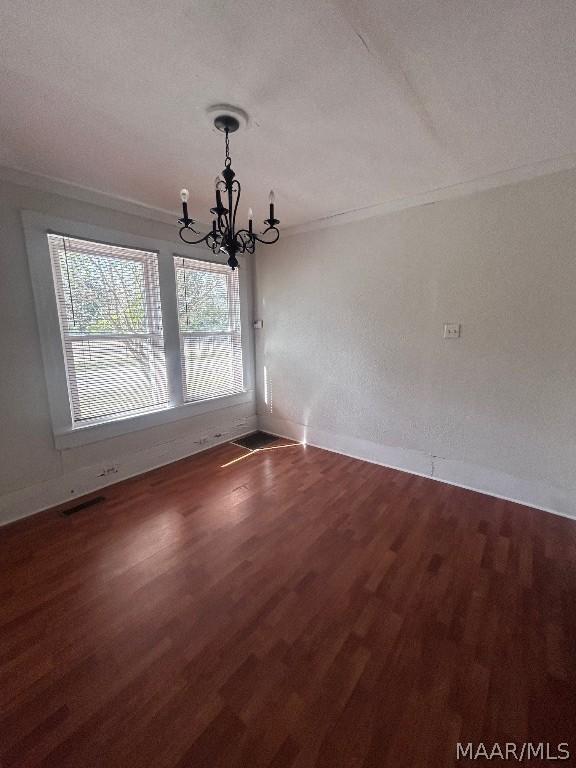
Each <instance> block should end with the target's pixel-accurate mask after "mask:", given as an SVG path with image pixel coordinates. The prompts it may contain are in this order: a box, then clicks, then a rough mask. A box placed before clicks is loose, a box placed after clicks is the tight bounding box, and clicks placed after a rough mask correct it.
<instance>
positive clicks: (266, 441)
mask: <svg viewBox="0 0 576 768" xmlns="http://www.w3.org/2000/svg"><path fill="white" fill-rule="evenodd" d="M279 439H280V438H278V437H277V436H276V435H269V434H268V432H252V434H251V435H246V436H245V437H239V438H238V440H232V443H233V445H239V446H240V447H241V448H247V449H248V450H249V451H256V450H258V448H266V446H268V445H270V443H275V442H276V440H279Z"/></svg>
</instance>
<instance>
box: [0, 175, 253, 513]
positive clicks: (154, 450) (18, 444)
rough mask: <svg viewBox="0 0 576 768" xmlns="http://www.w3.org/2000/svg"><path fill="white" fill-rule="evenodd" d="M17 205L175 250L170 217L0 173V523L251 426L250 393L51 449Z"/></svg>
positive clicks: (28, 277)
mask: <svg viewBox="0 0 576 768" xmlns="http://www.w3.org/2000/svg"><path fill="white" fill-rule="evenodd" d="M102 199H103V198H102ZM110 204H112V203H110ZM118 207H123V208H125V209H126V208H130V206H127V205H123V206H120V205H118ZM22 209H27V210H34V211H38V212H41V213H47V214H52V215H54V216H57V217H62V218H68V219H71V220H76V221H80V222H85V223H87V224H94V225H99V226H103V227H107V228H109V229H116V230H120V231H123V232H128V233H132V234H136V235H142V236H146V237H151V238H156V239H165V240H174V244H175V250H179V249H178V246H177V231H176V228H175V225H170V224H168V223H166V224H165V223H162V222H160V221H155V220H152V219H151V218H149V217H147V218H144V217H143V216H142V215H140V216H136V215H132V214H129V213H126V212H122V211H120V210H113V209H111V208H107V207H103V206H102V205H94V204H91V203H89V202H81V201H79V200H73V199H71V198H68V197H64V196H62V195H58V194H53V193H50V192H46V191H39V190H36V189H32V188H30V187H26V186H21V185H17V184H15V183H11V182H8V181H0V523H3V522H8V521H9V520H12V519H15V518H17V517H21V516H23V515H26V514H30V513H32V512H35V511H38V510H39V509H43V508H45V507H48V506H52V505H54V504H59V503H61V502H63V501H65V500H67V499H69V498H70V497H73V496H75V495H79V494H81V493H85V492H88V491H91V490H94V489H96V488H100V487H102V486H104V485H106V484H109V483H111V482H116V481H118V480H120V479H122V478H124V477H128V476H130V475H132V474H137V473H139V472H144V471H146V470H148V469H151V468H152V467H154V466H158V465H161V464H166V463H168V462H170V461H174V460H176V459H178V458H182V457H183V456H187V455H190V454H191V453H194V452H195V451H197V450H200V449H203V448H206V447H207V446H208V445H210V444H214V443H216V442H221V441H222V440H224V439H230V438H231V437H232V436H233V435H238V434H241V433H245V432H248V431H251V430H252V429H253V428H254V427H255V424H256V417H255V405H254V402H253V401H252V402H249V403H246V404H243V405H238V406H234V407H231V408H225V409H221V410H219V411H216V412H212V413H206V414H203V415H200V416H195V417H193V418H187V419H185V420H182V421H178V422H173V423H171V424H164V425H162V426H156V427H153V428H150V429H146V430H141V431H138V432H133V433H131V434H129V435H124V436H121V437H115V438H113V439H108V440H103V441H101V442H97V443H93V444H91V445H87V446H83V447H80V448H73V449H69V450H64V451H58V450H56V448H55V446H54V439H53V435H52V426H51V422H50V415H49V410H48V400H47V394H46V384H45V379H44V372H43V367H42V357H41V351H40V342H39V338H38V328H37V321H36V314H35V308H34V300H33V294H32V286H31V281H30V274H29V269H28V261H27V255H26V250H25V245H24V233H23V229H22V221H21V218H20V211H21V210H22ZM249 332H251V330H250V331H249ZM200 441H202V442H200ZM112 464H115V465H117V467H118V472H117V473H115V474H113V475H110V476H109V477H107V478H102V477H100V474H101V472H102V470H103V469H104V468H105V467H109V466H111V465H112Z"/></svg>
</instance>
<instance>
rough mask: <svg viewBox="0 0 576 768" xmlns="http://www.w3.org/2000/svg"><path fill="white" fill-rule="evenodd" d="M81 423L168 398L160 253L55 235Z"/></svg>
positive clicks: (70, 376)
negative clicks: (159, 275) (159, 266)
mask: <svg viewBox="0 0 576 768" xmlns="http://www.w3.org/2000/svg"><path fill="white" fill-rule="evenodd" d="M48 243H49V247H50V257H51V261H52V271H53V276H54V285H55V291H56V301H57V305H58V316H59V319H60V330H61V336H62V345H63V350H64V357H65V363H66V375H67V380H68V389H69V395H70V404H71V410H72V418H73V421H74V423H76V422H84V421H87V420H93V419H102V418H106V417H118V416H122V415H123V414H130V413H132V412H134V411H136V410H138V411H145V410H153V409H156V408H158V407H162V406H163V405H165V404H167V403H168V387H167V381H166V362H165V355H164V341H163V332H162V312H161V305H160V286H159V281H158V257H157V254H156V253H154V252H152V251H140V250H136V249H132V248H125V247H122V246H115V245H108V244H106V243H97V242H94V241H89V240H81V239H79V238H73V237H69V236H66V235H56V234H52V233H50V234H48Z"/></svg>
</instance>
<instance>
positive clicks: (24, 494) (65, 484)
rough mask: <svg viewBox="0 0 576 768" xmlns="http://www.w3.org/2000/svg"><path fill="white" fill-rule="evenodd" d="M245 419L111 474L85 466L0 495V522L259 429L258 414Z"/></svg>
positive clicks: (144, 455) (142, 456)
mask: <svg viewBox="0 0 576 768" xmlns="http://www.w3.org/2000/svg"><path fill="white" fill-rule="evenodd" d="M243 420H244V423H243V424H242V425H238V426H231V427H228V428H226V429H225V430H224V429H222V432H221V433H220V434H218V435H214V436H213V437H211V438H207V439H203V440H199V438H198V436H197V435H196V436H190V437H187V438H181V439H178V440H173V441H171V442H169V443H161V444H159V445H155V446H153V447H151V448H147V449H145V450H143V451H138V452H137V453H133V454H130V455H129V456H125V457H122V458H121V459H120V460H119V461H118V472H116V473H114V474H112V475H107V476H105V477H101V476H100V473H101V472H102V466H101V465H98V466H90V467H82V468H81V469H77V470H74V471H73V472H68V473H65V474H62V475H60V476H58V477H55V478H53V479H51V480H47V481H44V482H41V483H37V484H35V485H31V486H27V487H25V488H21V489H18V490H15V491H12V492H11V493H7V494H4V495H3V496H0V525H5V524H6V523H11V522H13V521H14V520H19V519H20V518H23V517H28V516H29V515H34V514H36V513H37V512H41V511H42V510H44V509H49V508H50V507H56V506H59V505H60V504H64V503H65V502H68V501H70V500H71V499H74V498H76V497H78V496H83V495H84V494H86V493H93V492H94V491H99V490H100V489H101V488H106V486H108V485H113V484H114V483H118V482H120V481H121V480H127V479H128V478H130V477H134V476H135V475H141V474H143V473H144V472H149V471H150V470H151V469H156V468H157V467H162V466H164V465H166V464H172V463H173V462H174V461H178V460H179V459H184V458H186V457H187V456H192V455H193V454H195V453H200V452H201V451H205V450H206V449H207V448H212V447H213V446H215V445H220V444H221V443H227V442H229V441H230V440H234V439H235V438H238V437H241V436H242V435H247V434H250V432H254V430H255V429H257V419H256V416H247V417H244V419H243Z"/></svg>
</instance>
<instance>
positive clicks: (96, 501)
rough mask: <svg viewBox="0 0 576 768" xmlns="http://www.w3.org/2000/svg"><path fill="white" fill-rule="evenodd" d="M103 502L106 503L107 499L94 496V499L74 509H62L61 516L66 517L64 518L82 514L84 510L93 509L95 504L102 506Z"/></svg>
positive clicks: (77, 505) (81, 503)
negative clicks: (77, 513)
mask: <svg viewBox="0 0 576 768" xmlns="http://www.w3.org/2000/svg"><path fill="white" fill-rule="evenodd" d="M101 501H106V497H105V496H94V498H92V499H87V500H86V501H81V502H80V503H79V504H76V505H75V506H73V507H67V508H66V509H62V510H61V511H60V514H61V515H64V517H70V515H75V514H76V512H81V511H82V510H83V509H87V508H88V507H93V506H94V505H95V504H100V502H101Z"/></svg>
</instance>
